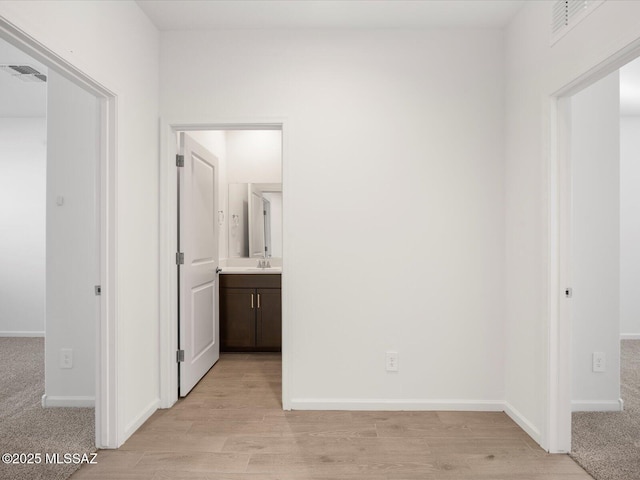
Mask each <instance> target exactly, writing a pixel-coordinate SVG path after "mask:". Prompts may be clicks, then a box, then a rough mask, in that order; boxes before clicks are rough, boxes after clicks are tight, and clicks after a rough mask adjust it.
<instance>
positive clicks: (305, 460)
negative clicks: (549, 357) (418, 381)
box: [72, 354, 591, 480]
mask: <svg viewBox="0 0 640 480" xmlns="http://www.w3.org/2000/svg"><path fill="white" fill-rule="evenodd" d="M280 371H281V360H280V355H279V354H226V355H225V354H223V355H222V357H221V359H220V361H219V362H218V363H217V364H216V365H215V367H214V368H213V369H212V370H211V371H210V372H209V373H208V374H207V375H206V376H205V377H204V378H203V379H202V380H201V381H200V383H199V384H198V385H197V386H196V387H195V389H194V390H193V391H192V392H191V393H190V394H189V396H188V397H187V398H185V399H183V400H180V401H179V402H178V403H177V404H176V405H175V406H174V407H173V408H171V409H169V410H159V411H157V412H156V413H155V414H154V415H153V416H152V417H151V418H150V419H149V420H148V421H147V422H146V423H145V424H144V425H143V426H142V427H141V428H140V430H139V431H137V432H136V433H135V434H134V435H133V436H132V437H131V438H130V439H129V440H128V441H127V442H126V443H125V444H124V445H123V446H122V447H121V448H120V449H119V450H101V451H100V452H99V454H98V462H99V463H98V464H97V465H85V466H83V467H82V468H81V469H80V470H79V471H78V472H77V473H76V474H74V475H73V477H72V480H82V479H93V480H98V479H109V480H118V479H122V480H182V479H184V480H305V479H313V480H337V479H341V480H342V479H344V480H356V479H358V480H359V479H363V480H365V479H366V480H454V479H455V480H586V479H590V478H591V477H590V476H589V475H588V474H587V473H585V472H584V470H582V469H581V468H580V467H579V466H578V465H577V464H576V463H575V462H574V461H573V460H571V459H570V458H569V457H568V456H567V455H548V454H546V453H545V452H544V451H543V450H542V449H540V447H538V446H537V445H536V444H535V442H533V441H532V440H531V439H530V438H529V437H528V436H527V435H526V434H525V433H524V432H523V431H522V430H521V429H520V428H519V427H518V426H517V425H516V424H515V423H514V422H513V421H512V420H511V419H509V418H508V417H507V416H506V415H505V414H503V413H475V412H344V411H339V412H338V411H322V412H318V411H293V412H284V411H282V407H281V401H280V399H281V393H280V392H281V381H280V379H281V374H280Z"/></svg>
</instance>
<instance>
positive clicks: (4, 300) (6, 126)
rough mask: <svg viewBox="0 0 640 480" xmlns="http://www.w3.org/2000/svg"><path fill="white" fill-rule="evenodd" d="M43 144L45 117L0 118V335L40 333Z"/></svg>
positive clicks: (42, 292)
mask: <svg viewBox="0 0 640 480" xmlns="http://www.w3.org/2000/svg"><path fill="white" fill-rule="evenodd" d="M37 87H38V88H39V89H41V88H46V87H45V86H42V87H41V86H37ZM46 145H47V132H46V119H45V118H0V205H2V208H0V336H40V335H44V317H45V314H44V312H45V307H44V303H45V302H44V298H45V186H46V159H47V152H46V148H47V147H46Z"/></svg>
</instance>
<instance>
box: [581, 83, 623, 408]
mask: <svg viewBox="0 0 640 480" xmlns="http://www.w3.org/2000/svg"><path fill="white" fill-rule="evenodd" d="M619 99H620V80H619V74H618V72H617V71H616V72H614V73H612V74H610V75H609V76H607V77H606V78H604V79H602V80H600V81H599V82H597V83H595V84H593V85H591V86H590V87H588V88H586V89H585V90H583V91H581V92H579V93H578V94H576V95H574V96H573V97H572V98H571V149H570V151H571V175H572V189H573V190H572V245H571V249H572V257H571V265H572V277H573V282H572V287H573V300H572V306H573V312H572V313H573V315H572V319H571V323H572V342H573V344H572V378H573V384H572V402H573V411H585V410H587V411H603V410H619V409H620V403H619V399H620V101H619ZM594 352H601V353H604V354H605V359H606V364H605V365H606V369H605V371H604V372H594V371H593V354H594Z"/></svg>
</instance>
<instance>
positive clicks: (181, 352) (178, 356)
mask: <svg viewBox="0 0 640 480" xmlns="http://www.w3.org/2000/svg"><path fill="white" fill-rule="evenodd" d="M176 361H177V362H178V363H180V362H184V350H178V351H177V352H176Z"/></svg>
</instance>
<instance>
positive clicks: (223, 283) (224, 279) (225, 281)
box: [220, 273, 282, 288]
mask: <svg viewBox="0 0 640 480" xmlns="http://www.w3.org/2000/svg"><path fill="white" fill-rule="evenodd" d="M281 277H282V276H281V275H279V274H273V275H271V274H261V273H260V274H255V275H251V274H250V275H242V274H235V273H234V274H227V275H225V274H222V275H220V287H221V288H280V286H281V285H282V281H281Z"/></svg>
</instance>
